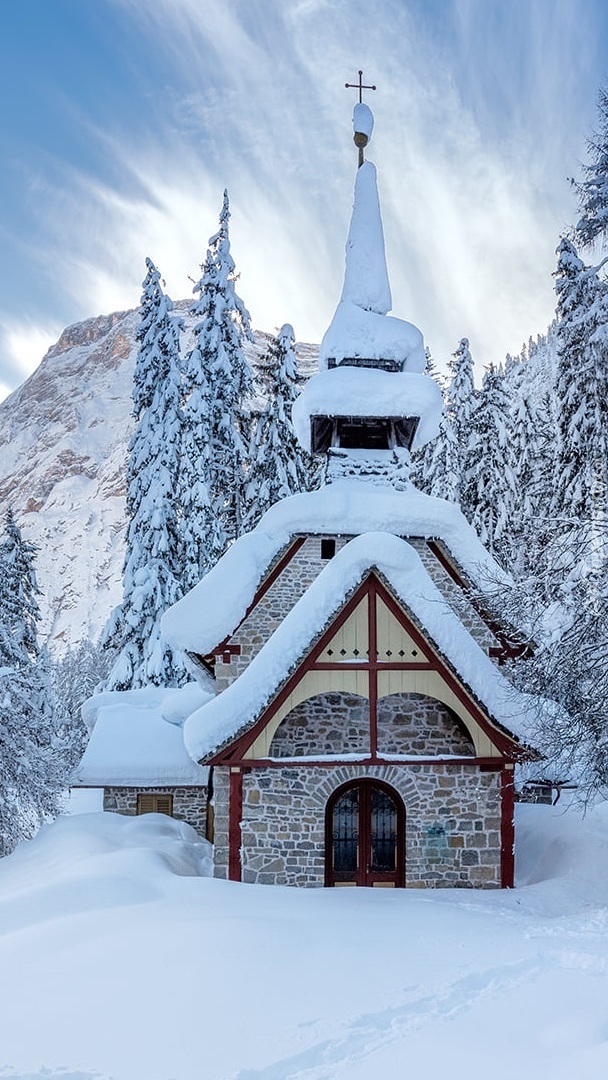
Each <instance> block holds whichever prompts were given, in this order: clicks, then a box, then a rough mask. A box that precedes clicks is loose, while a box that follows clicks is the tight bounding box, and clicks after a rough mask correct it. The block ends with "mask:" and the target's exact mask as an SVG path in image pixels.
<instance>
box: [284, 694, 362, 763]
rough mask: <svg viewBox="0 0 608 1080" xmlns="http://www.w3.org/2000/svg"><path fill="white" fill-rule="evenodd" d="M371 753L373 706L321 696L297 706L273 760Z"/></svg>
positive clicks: (358, 699) (287, 719)
mask: <svg viewBox="0 0 608 1080" xmlns="http://www.w3.org/2000/svg"><path fill="white" fill-rule="evenodd" d="M369 752H370V748H369V702H368V700H367V698H362V697H357V696H356V695H355V694H343V693H327V694H317V695H316V696H315V697H312V698H308V700H307V701H303V702H302V703H301V705H296V707H295V709H292V711H291V712H290V713H289V715H288V716H286V717H285V719H284V720H283V722H282V724H280V725H279V727H278V728H277V730H276V732H275V735H274V738H273V740H272V743H271V744H270V756H271V757H296V756H297V757H306V756H307V755H308V756H312V755H313V754H314V755H317V756H318V755H319V754H340V753H347V754H354V753H360V754H369Z"/></svg>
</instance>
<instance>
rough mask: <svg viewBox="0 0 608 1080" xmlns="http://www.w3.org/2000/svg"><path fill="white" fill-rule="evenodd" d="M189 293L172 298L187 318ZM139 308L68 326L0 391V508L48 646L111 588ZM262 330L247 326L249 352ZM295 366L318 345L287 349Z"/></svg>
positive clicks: (72, 638)
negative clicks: (27, 564) (27, 571)
mask: <svg viewBox="0 0 608 1080" xmlns="http://www.w3.org/2000/svg"><path fill="white" fill-rule="evenodd" d="M188 306H189V305H188V303H187V302H182V303H180V304H177V305H176V307H177V308H178V309H179V310H180V314H182V315H183V317H184V319H185V322H186V335H185V339H184V345H185V347H186V348H187V347H188V339H189V330H190V328H191V321H192V320H191V318H189V316H188ZM138 322H139V311H137V310H134V311H120V312H114V313H113V314H112V315H101V316H99V317H97V318H92V319H87V320H85V321H84V322H81V323H76V324H75V325H74V326H69V327H68V328H67V329H66V330H64V332H63V333H62V335H61V337H60V338H59V340H58V342H57V343H56V344H55V345H53V346H52V347H51V348H50V349H49V351H48V352H47V354H46V356H45V357H44V359H43V360H42V363H41V364H40V366H39V367H38V368H37V370H36V371H35V372H34V373H33V375H31V376H30V378H29V379H27V381H26V382H25V383H23V385H22V386H20V387H19V389H18V390H16V391H15V392H14V393H13V394H11V395H10V397H8V398H7V399H6V400H5V401H3V402H1V403H0V514H2V516H4V512H5V510H6V509H7V508H8V507H9V506H11V507H12V508H13V511H14V513H15V516H16V518H17V520H18V523H19V525H20V526H21V527H22V529H23V532H24V535H25V536H26V538H27V539H28V540H30V541H32V542H33V543H35V544H36V545H37V547H38V556H37V562H36V566H37V576H38V584H39V586H40V588H41V590H42V596H41V597H40V607H41V610H42V616H43V626H42V631H43V636H44V637H45V638H47V639H48V642H49V644H50V646H51V648H52V649H53V650H54V651H59V652H60V651H61V650H62V647H64V646H66V645H69V644H73V643H75V642H77V641H80V640H82V639H83V638H87V637H88V638H91V639H96V638H97V637H98V636H99V634H100V632H101V630H102V628H103V626H104V623H105V621H106V619H107V617H108V615H109V613H110V611H111V610H112V608H113V607H114V606H115V605H116V604H117V603H118V602H119V600H120V597H121V585H122V561H123V550H124V536H125V530H126V520H125V464H126V449H127V443H128V440H129V437H130V435H131V431H132V428H133V421H132V418H131V380H132V373H133V364H134V361H135V355H136V351H137V342H136V340H135V334H136V331H137V326H138ZM267 342H268V335H266V334H263V333H256V334H255V343H253V344H251V345H250V346H249V347H248V358H249V360H250V361H251V363H252V364H254V366H255V364H256V363H257V362H258V360H259V357H260V356H261V355H262V354H263V353H264V350H265V348H266V345H267ZM296 351H297V355H298V359H299V361H300V364H301V369H302V372H303V374H305V375H309V374H311V373H312V372H313V371H314V370H315V369H316V363H317V354H318V348H317V346H313V345H300V346H298V347H297V349H296Z"/></svg>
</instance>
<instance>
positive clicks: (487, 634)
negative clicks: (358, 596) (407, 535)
mask: <svg viewBox="0 0 608 1080" xmlns="http://www.w3.org/2000/svg"><path fill="white" fill-rule="evenodd" d="M407 542H408V544H411V545H412V547H413V548H414V550H415V551H416V553H417V554H418V555H419V557H420V561H421V562H422V565H423V566H424V569H425V570H426V571H427V573H428V575H429V577H430V579H431V581H432V582H433V584H434V585H436V586H437V588H438V589H439V592H440V593H441V595H442V596H444V597H445V599H446V600H447V602H448V604H449V605H450V607H451V608H452V609H453V610H454V611H455V613H456V615H457V616H458V618H459V619H460V621H461V623H462V625H463V626H465V627H466V628H467V630H468V631H469V633H470V635H471V637H472V638H473V639H474V640H475V641H476V642H477V644H478V645H479V646H480V648H482V649H483V651H484V652H485V653H486V654H487V653H488V652H489V650H490V649H491V648H492V646H494V645H498V639H497V638H496V637H495V636H494V634H493V633H492V631H491V630H490V628H489V627H488V626H487V625H486V623H485V622H484V621H483V619H482V618H481V616H480V615H478V614H477V612H476V611H475V608H474V607H473V605H472V604H471V602H470V600H469V599H468V598H467V596H466V593H464V592H463V590H462V589H461V588H460V586H459V585H457V584H456V582H455V581H453V580H452V578H451V577H450V575H449V574H448V572H447V570H445V569H444V567H443V566H442V565H441V563H440V562H439V560H438V558H437V556H436V555H434V554H433V552H432V551H431V549H430V548H429V546H428V544H427V543H426V541H425V540H419V539H414V540H412V539H408V541H407ZM496 663H498V661H496Z"/></svg>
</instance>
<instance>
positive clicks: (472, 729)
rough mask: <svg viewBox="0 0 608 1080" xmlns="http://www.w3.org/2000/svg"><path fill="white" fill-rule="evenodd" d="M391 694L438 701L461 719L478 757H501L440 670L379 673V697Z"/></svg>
mask: <svg viewBox="0 0 608 1080" xmlns="http://www.w3.org/2000/svg"><path fill="white" fill-rule="evenodd" d="M391 694H424V695H425V696H426V697H430V698H434V699H435V700H436V701H441V702H442V704H443V705H447V706H448V708H449V709H451V710H452V712H454V713H456V716H458V717H459V719H460V720H462V722H463V724H464V725H465V727H466V728H467V731H468V732H469V735H470V736H471V739H472V740H473V744H474V746H475V752H476V754H477V755H478V757H502V754H501V752H500V750H498V749H497V747H496V746H494V743H493V742H492V741H491V739H490V738H489V736H488V735H487V734H486V732H485V731H484V730H483V728H481V727H480V725H479V724H478V722H477V720H476V719H475V717H474V716H473V715H472V714H471V713H470V712H469V710H468V709H467V708H466V707H465V706H464V705H463V703H462V702H461V701H460V698H458V697H457V695H456V694H455V693H454V691H453V690H452V689H451V688H450V687H449V686H448V684H447V683H446V682H445V680H444V678H443V676H442V675H441V673H440V672H439V671H433V670H432V669H430V668H429V670H428V671H379V672H378V697H379V698H382V697H389V696H390V695H391Z"/></svg>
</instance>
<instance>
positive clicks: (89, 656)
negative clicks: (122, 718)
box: [53, 641, 111, 766]
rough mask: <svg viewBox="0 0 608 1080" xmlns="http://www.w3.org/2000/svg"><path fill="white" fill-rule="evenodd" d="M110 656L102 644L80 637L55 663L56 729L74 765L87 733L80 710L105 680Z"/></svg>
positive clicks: (80, 755)
mask: <svg viewBox="0 0 608 1080" xmlns="http://www.w3.org/2000/svg"><path fill="white" fill-rule="evenodd" d="M108 658H109V654H108V651H107V650H105V649H102V648H101V646H100V645H94V644H93V642H91V641H81V642H79V643H78V645H75V646H74V647H73V648H69V649H68V650H67V652H66V653H65V654H64V656H62V657H61V659H60V660H58V661H57V662H56V663H55V664H54V665H53V682H54V688H55V702H56V711H57V729H58V732H59V734H60V736H61V738H62V740H63V742H64V743H65V745H66V749H67V752H68V756H69V760H70V764H71V765H72V766H76V765H77V764H78V762H79V761H80V758H81V757H82V754H83V752H84V749H85V746H86V742H87V737H88V733H87V729H86V727H85V725H84V723H83V720H82V717H81V714H80V710H81V707H82V705H83V704H84V702H85V701H86V700H87V699H88V698H90V697H92V695H93V694H94V693H95V692H96V689H97V687H98V686H99V685H101V684H103V683H104V682H105V680H106V678H107V676H108V669H109V667H111V663H110V664H108Z"/></svg>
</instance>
